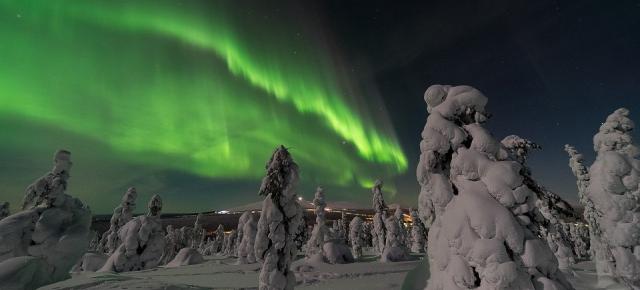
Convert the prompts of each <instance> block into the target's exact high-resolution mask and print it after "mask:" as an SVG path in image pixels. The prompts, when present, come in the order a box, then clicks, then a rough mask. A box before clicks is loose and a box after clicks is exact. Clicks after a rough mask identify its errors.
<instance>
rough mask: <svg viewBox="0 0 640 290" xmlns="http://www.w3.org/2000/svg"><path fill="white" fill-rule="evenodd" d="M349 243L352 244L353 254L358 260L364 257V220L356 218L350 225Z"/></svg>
mask: <svg viewBox="0 0 640 290" xmlns="http://www.w3.org/2000/svg"><path fill="white" fill-rule="evenodd" d="M349 242H350V243H351V253H352V254H353V257H354V258H356V259H358V258H360V257H362V247H363V246H364V239H363V235H362V218H360V217H359V216H355V217H354V218H353V219H351V222H350V223H349Z"/></svg>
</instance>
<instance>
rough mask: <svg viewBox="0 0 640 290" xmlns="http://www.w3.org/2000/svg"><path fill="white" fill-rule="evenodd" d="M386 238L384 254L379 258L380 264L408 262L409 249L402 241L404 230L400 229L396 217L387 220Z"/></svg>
mask: <svg viewBox="0 0 640 290" xmlns="http://www.w3.org/2000/svg"><path fill="white" fill-rule="evenodd" d="M385 222H386V229H387V238H386V239H385V242H386V245H385V247H384V252H382V256H381V257H380V261H381V262H399V261H406V260H409V259H410V258H411V257H410V255H409V249H408V248H407V245H406V243H405V241H406V240H405V239H404V229H403V228H400V222H399V221H398V218H397V216H396V215H392V216H390V217H388V218H387V220H386V221H385Z"/></svg>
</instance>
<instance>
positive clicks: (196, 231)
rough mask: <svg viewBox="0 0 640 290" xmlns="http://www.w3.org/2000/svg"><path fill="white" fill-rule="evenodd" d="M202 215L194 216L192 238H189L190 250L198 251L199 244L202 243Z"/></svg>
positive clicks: (203, 236)
mask: <svg viewBox="0 0 640 290" xmlns="http://www.w3.org/2000/svg"><path fill="white" fill-rule="evenodd" d="M201 219H202V214H201V213H199V214H198V215H197V216H196V221H195V222H194V223H193V233H192V234H193V237H192V238H191V248H193V249H198V248H199V247H200V246H201V243H203V242H204V238H205V234H203V233H206V231H205V232H203V230H204V228H203V227H202V221H201Z"/></svg>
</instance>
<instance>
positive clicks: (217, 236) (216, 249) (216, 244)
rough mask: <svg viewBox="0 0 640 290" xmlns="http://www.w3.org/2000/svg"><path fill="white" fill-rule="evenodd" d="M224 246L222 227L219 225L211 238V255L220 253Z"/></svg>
mask: <svg viewBox="0 0 640 290" xmlns="http://www.w3.org/2000/svg"><path fill="white" fill-rule="evenodd" d="M223 244H224V226H223V225H222V224H219V225H218V227H217V228H216V231H215V233H214V237H213V246H212V247H213V249H212V253H216V254H217V253H220V252H221V251H222V246H223Z"/></svg>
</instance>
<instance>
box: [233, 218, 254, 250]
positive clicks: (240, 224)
mask: <svg viewBox="0 0 640 290" xmlns="http://www.w3.org/2000/svg"><path fill="white" fill-rule="evenodd" d="M251 214H252V213H251V212H250V211H245V212H243V213H242V215H240V218H238V228H237V229H236V232H237V233H238V235H237V237H236V240H237V242H236V243H237V244H238V247H237V248H236V252H235V255H236V257H240V247H239V246H240V243H241V242H242V235H243V231H244V230H243V229H244V223H245V222H246V221H247V219H249V215H251Z"/></svg>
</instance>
